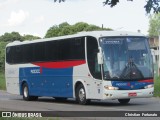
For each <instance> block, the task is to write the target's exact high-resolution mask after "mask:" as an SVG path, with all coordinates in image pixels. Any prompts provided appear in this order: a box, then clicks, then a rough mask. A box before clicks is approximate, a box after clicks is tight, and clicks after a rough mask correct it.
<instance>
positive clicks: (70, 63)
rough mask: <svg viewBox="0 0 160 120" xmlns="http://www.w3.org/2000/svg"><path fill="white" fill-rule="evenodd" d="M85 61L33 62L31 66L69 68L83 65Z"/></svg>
mask: <svg viewBox="0 0 160 120" xmlns="http://www.w3.org/2000/svg"><path fill="white" fill-rule="evenodd" d="M85 63H86V61H85V60H76V61H61V62H34V63H32V64H34V65H37V66H40V67H44V68H69V67H73V66H78V65H82V64H85Z"/></svg>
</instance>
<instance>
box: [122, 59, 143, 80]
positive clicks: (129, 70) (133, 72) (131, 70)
mask: <svg viewBox="0 0 160 120" xmlns="http://www.w3.org/2000/svg"><path fill="white" fill-rule="evenodd" d="M120 78H122V79H143V78H144V76H143V74H142V72H141V71H140V70H139V69H138V68H137V66H136V65H135V63H134V62H133V60H129V62H128V64H127V65H126V67H125V68H124V70H123V71H122V73H121V75H120Z"/></svg>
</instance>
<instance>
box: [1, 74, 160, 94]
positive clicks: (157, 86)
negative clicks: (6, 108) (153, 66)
mask: <svg viewBox="0 0 160 120" xmlns="http://www.w3.org/2000/svg"><path fill="white" fill-rule="evenodd" d="M0 90H6V83H5V77H4V72H0ZM154 97H160V77H156V78H155V80H154Z"/></svg>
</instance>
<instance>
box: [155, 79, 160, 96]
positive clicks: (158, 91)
mask: <svg viewBox="0 0 160 120" xmlns="http://www.w3.org/2000/svg"><path fill="white" fill-rule="evenodd" d="M154 96H155V97H160V77H156V78H155V80H154Z"/></svg>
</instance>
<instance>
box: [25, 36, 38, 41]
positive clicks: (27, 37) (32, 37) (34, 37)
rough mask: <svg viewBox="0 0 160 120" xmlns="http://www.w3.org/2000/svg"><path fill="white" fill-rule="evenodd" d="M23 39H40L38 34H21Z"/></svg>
mask: <svg viewBox="0 0 160 120" xmlns="http://www.w3.org/2000/svg"><path fill="white" fill-rule="evenodd" d="M22 37H23V40H35V39H40V37H38V36H33V35H24V36H22Z"/></svg>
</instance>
